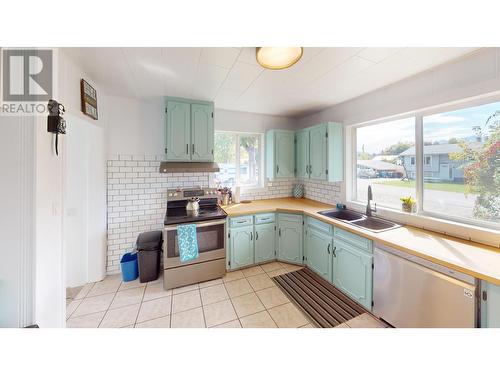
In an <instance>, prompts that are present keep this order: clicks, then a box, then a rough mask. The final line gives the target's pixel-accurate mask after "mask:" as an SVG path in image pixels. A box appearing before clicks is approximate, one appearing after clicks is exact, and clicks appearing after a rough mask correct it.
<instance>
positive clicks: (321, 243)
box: [305, 227, 333, 282]
mask: <svg viewBox="0 0 500 375" xmlns="http://www.w3.org/2000/svg"><path fill="white" fill-rule="evenodd" d="M332 243H333V238H332V237H331V236H329V235H328V234H325V233H322V232H320V231H318V230H316V229H314V228H311V227H308V228H307V231H306V240H305V254H306V261H307V265H308V266H309V268H311V269H312V270H313V271H314V272H316V273H317V274H318V275H320V276H321V277H323V278H325V279H326V280H328V281H329V282H332V260H333V255H332V250H333V246H332Z"/></svg>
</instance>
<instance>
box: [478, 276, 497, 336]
mask: <svg viewBox="0 0 500 375" xmlns="http://www.w3.org/2000/svg"><path fill="white" fill-rule="evenodd" d="M482 290H483V293H482V294H483V296H482V298H481V327H483V328H500V286H499V285H494V284H491V283H487V282H486V281H483V282H482ZM484 297H486V300H484Z"/></svg>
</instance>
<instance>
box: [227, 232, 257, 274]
mask: <svg viewBox="0 0 500 375" xmlns="http://www.w3.org/2000/svg"><path fill="white" fill-rule="evenodd" d="M229 240H230V246H231V264H230V267H231V268H232V269H233V268H240V267H246V266H249V265H251V264H253V263H254V235H253V226H248V227H240V228H232V229H230V230H229Z"/></svg>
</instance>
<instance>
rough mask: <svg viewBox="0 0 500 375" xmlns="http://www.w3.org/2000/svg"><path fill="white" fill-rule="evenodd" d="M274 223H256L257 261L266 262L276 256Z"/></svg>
mask: <svg viewBox="0 0 500 375" xmlns="http://www.w3.org/2000/svg"><path fill="white" fill-rule="evenodd" d="M274 228H275V225H274V223H270V224H259V225H255V262H257V263H260V262H265V261H268V260H272V259H274V258H275V252H276V247H275V243H276V241H275V239H276V231H275V229H274Z"/></svg>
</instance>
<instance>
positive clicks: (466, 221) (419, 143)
mask: <svg viewBox="0 0 500 375" xmlns="http://www.w3.org/2000/svg"><path fill="white" fill-rule="evenodd" d="M494 102H500V93H499V92H496V93H489V94H485V95H480V96H477V97H473V98H466V99H462V100H458V101H454V102H450V103H445V104H440V105H436V106H432V107H428V108H424V109H420V110H415V111H410V112H406V113H402V114H398V115H394V116H388V117H384V118H379V119H377V120H372V121H366V122H362V123H357V124H352V125H346V137H347V138H346V144H347V145H350V152H349V153H348V155H347V157H346V164H345V166H346V171H349V174H350V178H349V176H347V177H348V178H346V201H347V202H348V203H351V204H353V205H354V206H355V207H359V208H361V207H360V205H366V202H363V201H361V200H359V199H358V197H357V196H356V195H357V174H356V166H357V139H356V134H357V129H359V128H362V127H366V126H374V125H378V124H383V123H386V122H391V121H396V120H401V119H404V118H410V117H414V118H415V167H416V168H415V169H416V170H415V195H416V199H417V203H416V206H417V210H416V213H414V214H408V213H404V212H402V211H401V210H396V209H394V208H391V207H386V206H383V205H382V206H380V205H377V208H381V209H382V210H381V212H382V213H388V216H394V217H398V218H403V219H404V218H405V217H406V218H408V217H409V216H411V217H415V218H416V219H417V222H419V223H422V220H426V219H438V220H442V221H445V222H449V223H451V224H458V225H467V226H471V227H476V228H481V229H483V228H484V229H493V230H496V231H497V230H499V229H500V223H493V222H488V221H482V220H477V219H470V218H466V217H460V216H452V215H447V214H443V213H440V212H435V211H426V210H424V207H423V206H424V199H425V198H424V167H425V159H424V154H423V148H424V137H423V119H424V117H427V116H431V115H436V114H440V113H446V112H451V111H456V110H460V109H465V108H471V107H477V106H481V105H486V104H491V103H494ZM349 138H350V141H349ZM431 163H432V160H431ZM374 201H376V199H375V200H374ZM400 221H404V220H400ZM409 221H412V220H409Z"/></svg>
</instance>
